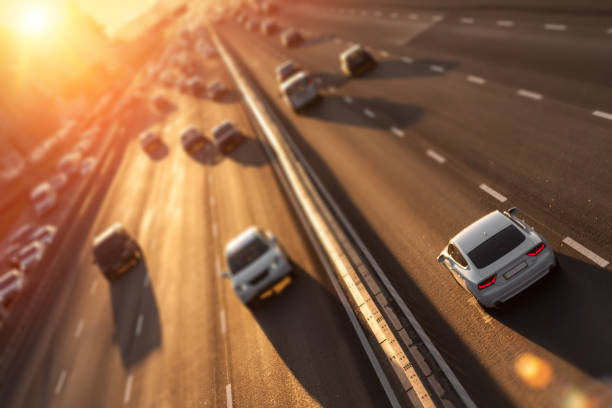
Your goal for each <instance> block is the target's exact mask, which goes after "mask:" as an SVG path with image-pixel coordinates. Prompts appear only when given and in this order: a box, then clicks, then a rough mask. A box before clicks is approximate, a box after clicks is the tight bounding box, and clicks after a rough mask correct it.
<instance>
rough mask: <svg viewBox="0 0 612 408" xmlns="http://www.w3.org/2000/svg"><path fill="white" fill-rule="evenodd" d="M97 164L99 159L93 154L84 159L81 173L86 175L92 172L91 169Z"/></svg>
mask: <svg viewBox="0 0 612 408" xmlns="http://www.w3.org/2000/svg"><path fill="white" fill-rule="evenodd" d="M97 164H98V159H96V158H95V157H93V156H90V157H88V158H86V159H85V160H83V163H82V164H81V170H80V171H81V175H82V176H84V175H86V174H89V173H91V171H92V170H93V169H95V168H96V165H97Z"/></svg>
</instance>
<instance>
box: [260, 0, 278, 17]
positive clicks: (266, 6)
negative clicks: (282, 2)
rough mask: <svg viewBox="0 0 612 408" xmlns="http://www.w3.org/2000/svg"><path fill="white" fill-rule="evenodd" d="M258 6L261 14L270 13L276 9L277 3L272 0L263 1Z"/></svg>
mask: <svg viewBox="0 0 612 408" xmlns="http://www.w3.org/2000/svg"><path fill="white" fill-rule="evenodd" d="M260 7H261V12H262V13H263V14H272V13H274V12H275V11H276V10H278V5H277V4H276V3H275V2H273V1H264V2H262V3H261V6H260Z"/></svg>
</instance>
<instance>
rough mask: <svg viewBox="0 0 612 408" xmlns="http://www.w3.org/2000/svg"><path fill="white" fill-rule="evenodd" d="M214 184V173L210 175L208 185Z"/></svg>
mask: <svg viewBox="0 0 612 408" xmlns="http://www.w3.org/2000/svg"><path fill="white" fill-rule="evenodd" d="M212 182H213V175H212V173H208V184H212Z"/></svg>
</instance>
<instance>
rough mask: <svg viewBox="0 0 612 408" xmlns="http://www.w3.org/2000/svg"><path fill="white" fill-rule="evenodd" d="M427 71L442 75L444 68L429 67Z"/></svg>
mask: <svg viewBox="0 0 612 408" xmlns="http://www.w3.org/2000/svg"><path fill="white" fill-rule="evenodd" d="M429 69H430V70H432V71H433V72H438V73H442V72H444V71H445V70H444V67H443V66H440V65H430V66H429Z"/></svg>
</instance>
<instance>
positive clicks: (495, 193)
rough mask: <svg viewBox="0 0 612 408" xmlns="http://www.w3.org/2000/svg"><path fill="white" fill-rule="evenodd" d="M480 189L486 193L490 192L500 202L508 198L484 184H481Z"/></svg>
mask: <svg viewBox="0 0 612 408" xmlns="http://www.w3.org/2000/svg"><path fill="white" fill-rule="evenodd" d="M480 189H481V190H484V191H485V192H486V193H488V194H490V195H491V196H493V198H495V199H496V200H499V201H501V202H502V203H503V202H505V201H507V200H508V198H506V196H504V195H502V194H500V193H498V192H497V191H495V190H493V189H492V188H491V187H489V186H487V185H486V184H481V185H480Z"/></svg>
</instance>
